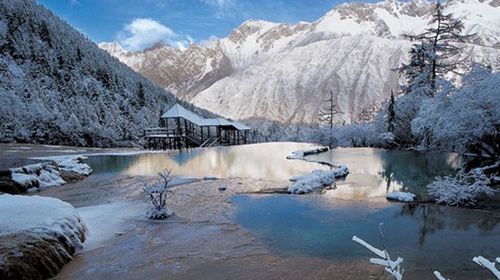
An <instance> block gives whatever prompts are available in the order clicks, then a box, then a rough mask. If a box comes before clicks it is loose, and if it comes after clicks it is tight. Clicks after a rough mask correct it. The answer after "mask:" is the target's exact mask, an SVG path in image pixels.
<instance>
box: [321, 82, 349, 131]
mask: <svg viewBox="0 0 500 280" xmlns="http://www.w3.org/2000/svg"><path fill="white" fill-rule="evenodd" d="M324 103H326V105H325V106H324V107H321V108H320V109H319V114H318V119H319V122H320V123H322V124H328V125H329V126H330V130H331V129H333V123H334V121H335V116H336V115H338V114H343V113H344V112H342V110H340V107H339V105H337V104H336V103H335V101H334V100H333V91H330V98H328V99H326V100H325V101H324Z"/></svg>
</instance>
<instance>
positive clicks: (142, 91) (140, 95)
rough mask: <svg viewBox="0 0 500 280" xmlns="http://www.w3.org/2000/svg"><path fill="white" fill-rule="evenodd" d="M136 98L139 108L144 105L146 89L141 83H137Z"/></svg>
mask: <svg viewBox="0 0 500 280" xmlns="http://www.w3.org/2000/svg"><path fill="white" fill-rule="evenodd" d="M137 98H138V99H139V103H138V104H139V108H142V107H144V105H145V104H146V91H145V89H144V85H143V84H142V83H139V87H138V91H137Z"/></svg>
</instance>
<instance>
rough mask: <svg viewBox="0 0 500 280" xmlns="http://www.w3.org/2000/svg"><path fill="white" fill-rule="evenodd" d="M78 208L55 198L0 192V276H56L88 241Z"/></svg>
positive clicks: (30, 277)
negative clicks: (1, 193)
mask: <svg viewBox="0 0 500 280" xmlns="http://www.w3.org/2000/svg"><path fill="white" fill-rule="evenodd" d="M85 234H86V226H85V224H84V222H83V221H82V219H81V218H80V216H79V215H78V214H77V212H76V210H75V208H73V206H71V205H70V204H68V203H66V202H63V201H61V200H59V199H56V198H50V197H40V196H22V195H9V194H4V195H0V279H45V278H50V277H53V276H55V275H56V274H57V272H58V271H59V270H60V269H61V267H62V266H63V265H64V264H65V263H67V262H69V261H70V260H71V259H72V255H73V254H74V253H75V252H76V251H77V250H78V249H80V248H81V247H82V243H83V242H84V241H85Z"/></svg>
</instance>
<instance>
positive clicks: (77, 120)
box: [0, 0, 208, 146]
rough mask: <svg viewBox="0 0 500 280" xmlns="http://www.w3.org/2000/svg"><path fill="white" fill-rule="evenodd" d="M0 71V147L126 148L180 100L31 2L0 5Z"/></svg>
mask: <svg viewBox="0 0 500 280" xmlns="http://www.w3.org/2000/svg"><path fill="white" fill-rule="evenodd" d="M0 69H1V70H0V91H1V94H0V141H3V142H5V141H19V142H33V143H48V144H69V145H85V146H114V145H129V144H131V143H132V142H137V141H138V140H139V136H140V134H141V133H142V129H143V128H144V127H147V126H156V125H157V123H158V121H159V115H160V113H161V112H162V110H163V109H164V108H165V107H166V106H168V105H172V104H174V103H175V102H177V101H178V100H177V98H176V97H174V96H173V95H172V94H170V93H167V92H165V91H164V90H163V89H162V88H160V87H158V86H156V85H154V84H153V83H152V82H150V81H149V80H147V79H146V78H144V77H142V76H141V75H139V74H137V73H136V72H134V71H133V70H132V69H130V68H129V67H127V66H126V65H124V64H122V63H120V62H119V61H118V60H116V59H115V58H113V57H111V56H110V55H109V54H108V53H106V52H105V51H103V50H102V49H100V48H99V47H98V46H97V45H95V44H94V43H93V42H91V41H90V40H88V39H87V38H85V37H84V36H83V35H82V34H80V33H79V32H78V31H76V30H74V29H73V28H72V27H71V26H69V25H68V24H66V23H65V22H63V21H62V20H60V19H59V18H57V17H56V16H55V15H53V14H52V13H51V12H50V11H48V10H47V9H45V8H44V7H42V6H41V5H39V4H37V3H36V2H35V1H33V0H16V1H1V2H0ZM191 107H192V106H191ZM196 110H198V111H199V109H196ZM203 113H204V114H208V113H207V112H203Z"/></svg>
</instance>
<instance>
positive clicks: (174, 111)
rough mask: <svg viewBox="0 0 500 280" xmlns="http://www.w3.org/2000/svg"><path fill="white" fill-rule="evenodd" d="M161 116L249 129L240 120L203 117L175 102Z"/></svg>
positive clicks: (195, 122) (201, 123) (198, 124)
mask: <svg viewBox="0 0 500 280" xmlns="http://www.w3.org/2000/svg"><path fill="white" fill-rule="evenodd" d="M161 117H162V118H183V119H186V120H188V121H190V122H192V123H194V124H196V125H197V126H232V127H234V128H235V129H237V130H249V129H250V127H249V126H247V125H245V124H242V123H240V122H231V121H228V120H226V119H224V118H212V119H205V118H203V117H201V116H199V115H197V114H195V113H193V112H191V111H189V110H188V109H186V108H184V107H182V106H181V105H179V104H175V105H174V106H172V107H170V109H168V111H167V112H165V113H164V114H163V115H162V116H161Z"/></svg>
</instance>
